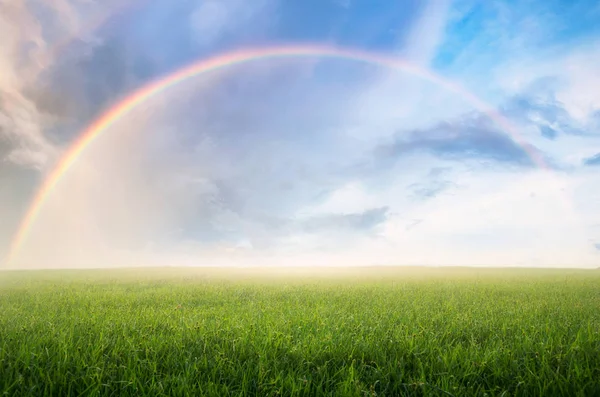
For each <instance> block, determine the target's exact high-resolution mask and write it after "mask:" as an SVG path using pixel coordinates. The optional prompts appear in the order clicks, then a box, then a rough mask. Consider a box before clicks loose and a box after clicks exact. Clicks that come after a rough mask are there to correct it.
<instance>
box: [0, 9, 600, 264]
mask: <svg viewBox="0 0 600 397" xmlns="http://www.w3.org/2000/svg"><path fill="white" fill-rule="evenodd" d="M599 18H600V3H598V2H596V1H592V0H590V1H558V0H550V1H541V0H525V1H518V2H517V1H513V0H490V1H476V0H419V1H416V0H403V1H379V0H318V1H317V0H303V1H296V0H294V1H289V0H286V1H283V0H255V1H251V2H249V1H242V0H203V1H200V0H182V1H178V2H173V1H171V0H154V1H146V0H119V1H112V0H111V1H92V0H90V1H83V0H51V1H48V0H44V1H42V0H28V1H25V0H10V1H0V264H3V266H9V267H12V268H15V267H16V268H40V267H41V268H56V267H59V268H60V267H69V268H86V267H118V266H252V265H260V266H366V265H388V266H391V265H428V266H527V267H572V268H581V267H583V268H586V267H587V268H593V267H598V266H599V265H600V211H598V209H599V208H600V74H599V73H598V70H600V25H599V24H598V23H597V21H598V19H599ZM299 44H302V45H321V46H328V47H332V48H345V49H354V50H360V51H364V52H369V53H373V54H382V55H384V56H386V57H389V58H392V57H393V58H397V59H399V60H403V61H405V62H408V63H410V64H411V65H414V67H415V68H418V69H419V70H426V71H430V72H431V73H433V74H435V75H436V76H439V78H440V79H443V80H444V81H449V82H452V84H455V85H456V86H459V87H462V88H461V89H460V90H459V91H460V92H457V90H449V89H448V87H447V86H443V85H440V84H437V83H435V82H433V81H431V80H427V79H423V78H422V77H419V76H418V75H416V74H414V73H409V72H407V71H406V70H404V71H403V70H398V69H392V68H389V67H385V66H382V65H375V64H372V63H365V62H358V61H356V60H350V59H342V58H327V57H319V56H310V57H286V58H285V59H256V60H253V61H252V62H248V63H245V64H240V65H235V66H231V67H227V68H223V69H221V70H219V71H217V72H213V73H206V74H202V75H198V76H196V77H194V78H190V79H187V80H186V81H185V82H183V83H182V84H179V85H177V86H174V87H171V88H169V89H168V90H164V91H163V92H161V94H159V95H156V96H154V97H152V98H150V99H148V100H147V101H144V102H143V103H142V104H141V105H140V106H138V107H136V108H135V109H134V110H133V111H131V112H130V113H129V114H128V115H127V116H125V117H123V118H121V119H119V120H118V122H116V123H114V124H113V125H112V126H111V127H110V128H108V129H106V130H105V131H103V132H102V134H101V136H100V137H99V138H98V139H97V140H95V141H94V143H93V144H91V145H89V147H87V148H86V150H85V152H84V153H82V155H81V156H79V157H78V158H77V161H76V162H75V163H74V164H73V165H72V166H71V167H69V169H68V170H67V172H66V173H65V174H64V175H63V176H62V178H61V180H60V183H59V184H57V185H56V186H55V188H53V189H52V191H51V192H50V194H48V195H47V196H46V198H45V200H44V204H43V206H42V208H41V210H40V212H39V214H38V216H36V217H35V219H34V221H33V223H32V224H31V228H30V229H29V230H28V232H27V233H26V235H25V238H24V240H23V242H22V244H20V245H19V246H18V247H17V248H18V249H17V250H16V251H15V250H13V251H12V252H11V242H12V241H13V239H14V237H15V234H16V233H17V231H18V230H19V227H20V225H21V223H22V222H23V219H24V217H25V215H26V214H27V213H28V211H29V209H30V205H31V202H32V200H33V198H34V196H35V194H36V192H37V191H38V189H40V187H41V185H42V183H43V182H44V180H45V178H47V176H48V175H49V174H50V173H51V172H52V170H53V169H54V167H56V165H57V164H58V163H59V162H60V159H61V158H63V156H64V155H65V153H67V152H68V150H69V148H70V147H71V145H72V144H73V143H74V142H75V141H76V140H77V138H78V137H80V136H81V134H82V131H84V130H85V128H86V126H88V125H90V124H91V123H92V122H93V121H94V120H96V119H97V118H98V117H101V116H102V114H104V113H105V112H107V111H108V110H110V109H111V108H113V107H114V106H116V105H117V104H119V102H120V101H122V100H123V99H124V98H126V97H127V96H128V95H130V94H131V93H133V92H135V91H136V90H138V89H140V88H142V87H144V86H146V85H147V84H149V83H151V82H153V81H157V79H160V78H162V77H164V76H167V75H169V74H171V73H173V72H175V71H177V70H178V69H180V68H182V67H185V66H186V65H190V64H192V63H194V62H198V61H200V60H203V59H209V58H211V57H216V56H219V55H222V54H225V53H228V52H231V51H237V50H241V49H248V48H266V47H275V46H293V45H299ZM473 97H476V98H478V99H477V100H476V101H474V100H473V99H472V98H473ZM481 104H485V106H484V107H482V106H481ZM498 120H501V122H498ZM11 254H12V255H11ZM9 256H10V257H11V260H10V263H8V262H9V261H8V258H9Z"/></svg>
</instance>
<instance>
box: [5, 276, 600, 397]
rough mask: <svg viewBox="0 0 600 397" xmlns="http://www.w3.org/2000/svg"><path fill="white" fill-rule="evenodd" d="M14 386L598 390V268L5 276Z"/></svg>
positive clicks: (153, 391) (107, 390)
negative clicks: (581, 269) (579, 269)
mask: <svg viewBox="0 0 600 397" xmlns="http://www.w3.org/2000/svg"><path fill="white" fill-rule="evenodd" d="M0 313H2V314H1V316H0V392H2V393H4V395H35V396H40V395H55V396H68V395H82V394H83V395H147V396H160V395H214V396H242V395H243V396H254V395H258V396H275V395H282V396H284V395H285V396H287V395H303V396H304V395H306V396H308V395H310V396H320V395H347V396H375V395H377V396H388V395H389V396H396V395H434V396H435V395H440V396H464V395H478V396H485V395H488V396H502V395H504V396H512V395H519V396H526V395H537V396H542V395H543V396H551V395H552V396H553V395H564V396H567V395H568V396H594V395H598V396H600V271H591V270H590V271H574V270H573V271H563V270H524V269H519V270H517V269H512V270H499V269H488V270H473V269H471V270H469V269H458V268H457V269H407V268H396V269H381V268H379V269H378V268H374V269H337V270H336V269H326V270H321V271H310V270H299V269H292V270H287V271H283V270H278V271H275V270H273V269H271V270H268V269H262V270H249V269H246V270H241V269H230V270H225V269H222V270H215V269H195V270H190V269H175V268H174V269H153V270H148V269H137V270H135V269H127V270H110V271H99V270H88V271H33V272H2V273H0Z"/></svg>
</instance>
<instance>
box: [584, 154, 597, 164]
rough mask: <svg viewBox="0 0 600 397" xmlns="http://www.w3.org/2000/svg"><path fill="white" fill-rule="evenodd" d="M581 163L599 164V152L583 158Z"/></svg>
mask: <svg viewBox="0 0 600 397" xmlns="http://www.w3.org/2000/svg"><path fill="white" fill-rule="evenodd" d="M583 165H589V166H600V153H598V154H595V155H594V156H592V157H588V158H587V159H585V160H583Z"/></svg>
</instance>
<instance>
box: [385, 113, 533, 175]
mask: <svg viewBox="0 0 600 397" xmlns="http://www.w3.org/2000/svg"><path fill="white" fill-rule="evenodd" d="M528 150H532V151H535V150H536V149H535V148H528ZM413 152H428V153H431V154H433V155H435V156H438V157H440V158H442V159H450V160H459V161H464V160H492V161H494V162H497V163H503V164H508V165H514V166H519V167H533V166H534V165H535V164H534V163H533V161H532V159H531V157H530V156H529V155H528V153H527V151H526V150H525V148H524V147H522V146H519V145H518V144H517V143H516V142H515V141H514V140H512V139H511V138H510V137H509V136H507V135H506V134H504V133H502V132H499V131H498V130H496V129H495V128H494V127H492V126H491V123H490V121H489V120H487V119H486V118H484V117H483V116H479V115H475V116H474V117H464V118H461V119H458V120H455V121H452V122H445V123H440V124H437V125H435V126H433V127H431V128H429V129H424V130H416V131H410V132H400V133H398V134H397V135H396V138H395V140H394V141H393V142H392V143H388V144H386V145H381V146H379V147H378V148H377V150H376V156H378V157H379V156H381V157H383V158H398V157H401V156H404V155H408V154H410V153H413Z"/></svg>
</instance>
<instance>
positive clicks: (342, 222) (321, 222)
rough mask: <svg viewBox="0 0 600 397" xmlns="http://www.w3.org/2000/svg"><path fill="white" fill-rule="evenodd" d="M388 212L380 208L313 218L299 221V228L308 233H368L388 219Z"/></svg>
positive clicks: (384, 208)
mask: <svg viewBox="0 0 600 397" xmlns="http://www.w3.org/2000/svg"><path fill="white" fill-rule="evenodd" d="M388 212H389V208H388V207H381V208H372V209H368V210H365V211H363V212H360V213H354V214H329V215H321V216H314V217H312V218H309V219H306V220H303V221H300V225H301V226H300V227H301V229H302V230H304V231H306V232H308V233H313V232H323V231H332V230H333V231H335V230H339V231H358V232H369V231H371V230H372V229H373V228H375V227H377V226H378V225H381V224H382V223H383V222H385V221H386V220H387V219H388Z"/></svg>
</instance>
